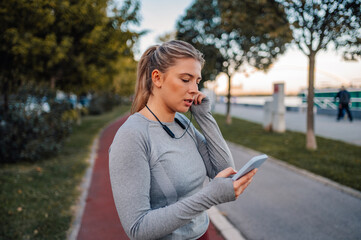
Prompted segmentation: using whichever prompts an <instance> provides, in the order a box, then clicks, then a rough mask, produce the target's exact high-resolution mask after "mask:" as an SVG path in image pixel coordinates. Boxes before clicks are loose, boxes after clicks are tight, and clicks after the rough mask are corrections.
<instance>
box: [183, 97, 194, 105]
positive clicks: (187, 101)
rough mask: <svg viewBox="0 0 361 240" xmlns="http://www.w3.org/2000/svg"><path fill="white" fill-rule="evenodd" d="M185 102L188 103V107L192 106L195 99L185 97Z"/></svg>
mask: <svg viewBox="0 0 361 240" xmlns="http://www.w3.org/2000/svg"><path fill="white" fill-rule="evenodd" d="M184 103H185V104H186V105H187V107H190V106H192V103H193V99H185V100H184Z"/></svg>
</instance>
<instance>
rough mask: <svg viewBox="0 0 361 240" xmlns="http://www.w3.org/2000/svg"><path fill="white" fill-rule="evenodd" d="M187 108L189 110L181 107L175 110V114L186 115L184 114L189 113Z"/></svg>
mask: <svg viewBox="0 0 361 240" xmlns="http://www.w3.org/2000/svg"><path fill="white" fill-rule="evenodd" d="M189 108H190V107H187V106H183V107H181V108H178V109H177V112H179V113H186V112H188V111H189Z"/></svg>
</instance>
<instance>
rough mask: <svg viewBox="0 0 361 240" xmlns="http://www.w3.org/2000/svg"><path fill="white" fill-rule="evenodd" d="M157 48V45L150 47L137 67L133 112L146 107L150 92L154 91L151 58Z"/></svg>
mask: <svg viewBox="0 0 361 240" xmlns="http://www.w3.org/2000/svg"><path fill="white" fill-rule="evenodd" d="M157 48H158V46H157V45H155V46H152V47H150V48H148V49H147V50H146V51H145V52H144V53H143V55H142V57H141V58H140V60H139V63H138V68H137V82H136V86H135V98H134V101H133V104H132V109H131V114H133V113H135V112H138V111H140V110H141V109H142V108H144V107H145V104H146V103H147V102H148V99H149V96H150V94H151V93H152V76H151V74H152V72H151V71H150V62H151V59H150V58H151V57H152V55H153V53H154V51H155V50H156V49H157ZM152 71H153V70H152Z"/></svg>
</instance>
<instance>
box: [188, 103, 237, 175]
mask: <svg viewBox="0 0 361 240" xmlns="http://www.w3.org/2000/svg"><path fill="white" fill-rule="evenodd" d="M210 109H211V106H210V101H209V99H208V98H207V97H206V98H204V99H203V100H202V103H201V104H200V105H192V107H191V111H192V113H193V115H194V118H195V119H196V121H197V123H198V125H199V127H200V128H201V130H202V133H203V135H204V136H203V135H202V134H201V133H200V132H199V131H198V130H197V129H195V135H196V140H197V144H198V150H199V152H200V154H201V156H202V158H203V161H204V163H205V165H206V169H207V175H208V177H210V178H214V177H215V176H216V175H217V174H218V173H219V172H220V171H222V170H223V169H225V168H227V167H233V168H234V167H235V166H234V161H233V157H232V154H231V151H230V150H229V148H228V146H227V143H226V141H225V140H224V138H223V136H222V133H221V131H220V130H219V127H218V125H217V122H216V120H214V118H213V116H212V113H211V110H210Z"/></svg>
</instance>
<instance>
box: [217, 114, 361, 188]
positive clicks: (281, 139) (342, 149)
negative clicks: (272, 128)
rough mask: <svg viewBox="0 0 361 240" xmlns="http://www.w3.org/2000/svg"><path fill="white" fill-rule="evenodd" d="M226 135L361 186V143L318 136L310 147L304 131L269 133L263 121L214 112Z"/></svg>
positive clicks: (351, 185)
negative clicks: (228, 117)
mask: <svg viewBox="0 0 361 240" xmlns="http://www.w3.org/2000/svg"><path fill="white" fill-rule="evenodd" d="M214 117H215V119H216V120H217V122H218V124H219V127H220V129H221V131H222V134H223V137H224V138H225V139H227V140H229V141H231V142H234V143H237V144H240V145H243V146H246V147H248V148H251V149H254V150H257V151H259V152H262V153H266V154H268V155H270V156H272V157H275V158H277V159H280V160H283V161H285V162H288V163H290V164H292V165H295V166H297V167H300V168H303V169H307V170H309V171H311V172H313V173H315V174H318V175H321V176H324V177H326V178H329V179H332V180H334V181H336V182H338V183H341V184H344V185H346V186H349V187H352V188H354V189H357V190H361V147H359V146H355V145H351V144H347V143H344V142H341V141H335V140H330V139H325V138H322V137H317V144H318V149H317V151H307V150H306V148H305V145H306V143H305V141H306V137H305V134H303V133H298V132H291V131H287V132H286V133H284V134H278V133H269V132H266V131H264V130H263V128H262V126H261V125H260V124H256V123H252V122H248V121H245V120H241V119H237V118H233V119H232V124H231V125H227V124H226V123H225V116H223V115H218V114H215V115H214Z"/></svg>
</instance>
